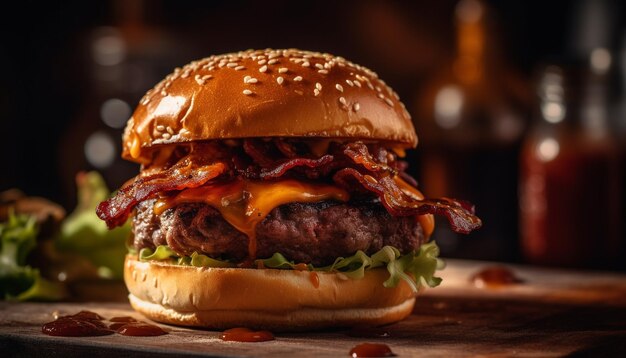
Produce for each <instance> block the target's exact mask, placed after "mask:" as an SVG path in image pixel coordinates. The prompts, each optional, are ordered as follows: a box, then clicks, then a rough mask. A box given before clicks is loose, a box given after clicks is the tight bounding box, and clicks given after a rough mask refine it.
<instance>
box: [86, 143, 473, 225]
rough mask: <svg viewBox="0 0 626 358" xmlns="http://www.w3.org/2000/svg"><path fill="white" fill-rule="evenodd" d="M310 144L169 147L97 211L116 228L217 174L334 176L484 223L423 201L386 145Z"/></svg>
mask: <svg viewBox="0 0 626 358" xmlns="http://www.w3.org/2000/svg"><path fill="white" fill-rule="evenodd" d="M308 147H309V146H308V145H304V144H303V143H301V142H292V141H286V140H283V139H280V138H277V139H272V140H263V139H245V140H243V145H242V146H241V147H238V148H233V147H232V146H231V147H228V146H225V145H223V144H222V143H221V142H218V141H214V142H206V143H197V144H192V145H190V147H189V148H183V149H184V150H180V151H170V153H173V154H169V156H168V152H163V153H162V155H160V156H159V155H158V153H157V156H155V158H161V157H162V158H161V159H159V160H156V159H155V163H156V164H155V163H153V165H151V166H150V167H149V168H144V171H143V174H141V175H139V176H137V177H136V178H135V179H134V180H133V181H131V182H129V184H128V185H125V186H124V187H122V189H120V190H119V191H118V193H117V194H116V195H115V196H114V197H113V198H111V199H109V200H107V201H105V202H103V203H101V204H100V205H99V206H98V208H97V213H98V216H99V217H100V218H101V219H103V220H105V221H106V222H107V225H108V226H109V227H115V226H118V225H122V224H123V223H124V222H125V221H126V219H127V218H128V216H129V213H130V211H131V210H132V209H133V208H134V206H135V205H137V203H139V202H141V201H143V200H146V199H150V198H153V197H156V196H157V195H159V194H162V193H167V192H173V191H178V190H183V189H186V188H194V187H198V186H201V185H204V184H206V183H210V182H211V181H212V179H215V178H217V177H218V176H219V177H220V180H222V179H223V180H229V178H232V177H233V176H243V177H245V178H247V179H256V180H276V179H280V178H282V177H284V176H290V177H295V178H307V179H323V180H326V181H330V180H332V181H334V182H335V183H336V184H337V185H339V186H342V187H343V188H345V189H347V190H348V191H349V192H351V193H353V194H355V195H358V194H366V195H372V194H373V195H375V196H377V197H378V198H380V201H381V203H382V204H383V205H384V206H385V208H386V209H387V211H388V212H389V213H390V214H391V215H394V216H410V215H424V214H438V215H444V216H446V217H447V218H448V221H449V222H450V224H451V226H452V229H453V230H454V231H457V232H460V233H469V232H470V231H472V230H474V229H477V228H479V227H480V226H481V221H480V219H479V218H478V217H476V216H475V215H474V208H473V207H472V206H471V205H469V204H468V203H464V202H461V201H457V200H453V199H448V198H442V199H424V200H419V197H417V196H416V195H414V194H411V193H410V192H409V191H410V190H409V189H410V186H413V187H416V186H417V183H416V182H415V179H413V178H412V177H410V176H409V175H408V174H406V173H405V172H404V169H406V162H403V161H400V160H397V158H396V155H395V154H393V152H391V151H389V150H387V149H386V148H385V147H383V146H382V145H378V144H365V143H363V142H348V143H337V142H334V143H330V145H328V146H326V147H327V149H325V151H326V153H325V154H321V155H320V153H318V155H314V154H313V153H312V152H311V151H310V150H307V149H306V148H308ZM175 153H179V154H177V155H174V154H175ZM159 163H165V164H159ZM227 163H228V164H227ZM227 173H230V174H228V175H227ZM229 175H230V176H229ZM402 181H404V183H403V182H402ZM398 183H400V184H402V185H400V186H399V185H398ZM407 186H408V187H407Z"/></svg>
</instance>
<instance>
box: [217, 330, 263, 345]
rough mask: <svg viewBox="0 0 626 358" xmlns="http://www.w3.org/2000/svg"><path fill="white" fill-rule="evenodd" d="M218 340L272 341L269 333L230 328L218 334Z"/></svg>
mask: <svg viewBox="0 0 626 358" xmlns="http://www.w3.org/2000/svg"><path fill="white" fill-rule="evenodd" d="M220 339H221V340H223V341H231V342H265V341H272V340H274V335H273V334H272V332H269V331H253V330H251V329H249V328H231V329H227V330H225V331H224V332H222V334H220Z"/></svg>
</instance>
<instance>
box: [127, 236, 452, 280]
mask: <svg viewBox="0 0 626 358" xmlns="http://www.w3.org/2000/svg"><path fill="white" fill-rule="evenodd" d="M438 256H439V247H437V244H436V243H435V242H434V241H431V242H429V243H426V244H424V245H422V246H421V247H420V248H419V249H418V250H415V251H412V252H410V253H408V254H405V255H401V254H400V251H399V250H398V249H397V248H395V247H393V246H385V247H383V248H382V249H380V250H379V251H377V252H376V253H374V254H373V255H371V256H368V255H367V254H366V253H364V252H363V251H357V253H355V254H354V255H352V256H349V257H339V258H337V259H336V260H335V262H334V263H333V264H332V265H329V266H324V267H314V266H313V265H310V264H309V265H307V268H308V269H309V270H310V271H319V272H341V273H342V274H344V275H345V276H347V277H349V278H351V279H354V280H358V279H361V278H363V276H365V271H366V270H370V269H374V268H378V267H385V268H386V269H387V271H388V272H389V278H388V279H387V280H386V281H385V282H384V283H383V285H384V286H385V287H396V286H397V285H398V283H400V281H401V280H402V281H405V282H407V283H408V284H409V286H410V287H411V288H412V289H413V290H414V291H415V292H417V291H419V290H420V289H421V288H422V287H426V286H428V287H436V286H438V285H439V284H440V283H441V278H439V277H436V276H435V274H436V271H437V270H441V269H443V268H444V266H445V265H444V262H443V261H442V260H441V259H439V258H438ZM139 258H140V260H142V261H146V260H170V262H172V263H178V264H179V265H186V266H195V267H235V265H234V264H233V263H230V262H228V261H223V260H218V259H213V258H210V257H208V256H205V255H201V254H198V253H195V252H194V253H193V254H192V255H191V257H188V256H185V257H178V255H177V254H176V252H174V251H173V250H172V249H170V248H169V247H168V246H166V245H161V246H158V247H157V248H156V250H152V249H148V248H144V249H142V250H141V251H140V253H139ZM255 264H257V265H258V266H262V267H266V268H273V269H282V270H295V269H297V267H296V266H300V265H296V264H295V263H294V262H293V261H289V260H287V259H286V258H285V256H283V255H282V254H280V253H278V252H277V253H275V254H274V255H272V256H271V257H269V258H267V259H258V260H255Z"/></svg>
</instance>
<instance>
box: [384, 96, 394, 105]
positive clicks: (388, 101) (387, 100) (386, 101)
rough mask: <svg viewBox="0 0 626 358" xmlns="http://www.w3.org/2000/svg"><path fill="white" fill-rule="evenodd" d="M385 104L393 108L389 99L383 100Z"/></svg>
mask: <svg viewBox="0 0 626 358" xmlns="http://www.w3.org/2000/svg"><path fill="white" fill-rule="evenodd" d="M385 103H387V104H388V105H389V107H393V102H392V101H391V100H390V99H389V98H385Z"/></svg>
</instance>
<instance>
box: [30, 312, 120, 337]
mask: <svg viewBox="0 0 626 358" xmlns="http://www.w3.org/2000/svg"><path fill="white" fill-rule="evenodd" d="M102 320H103V318H102V317H101V316H100V315H98V314H97V313H95V312H90V311H80V312H79V313H77V314H75V315H72V316H62V317H59V318H57V319H56V320H54V321H52V322H48V323H46V324H44V325H43V326H42V327H41V332H42V333H44V334H47V335H49V336H62V337H90V336H106V335H109V334H113V333H114V332H113V331H112V330H111V329H109V328H108V327H107V326H106V324H104V323H103V322H102Z"/></svg>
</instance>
